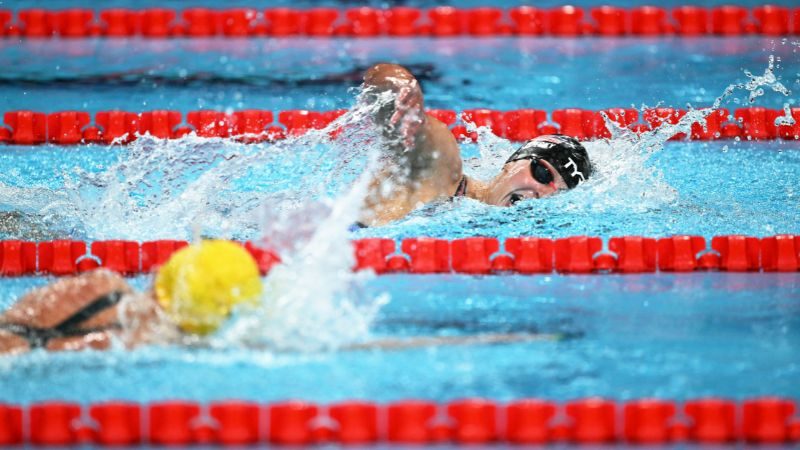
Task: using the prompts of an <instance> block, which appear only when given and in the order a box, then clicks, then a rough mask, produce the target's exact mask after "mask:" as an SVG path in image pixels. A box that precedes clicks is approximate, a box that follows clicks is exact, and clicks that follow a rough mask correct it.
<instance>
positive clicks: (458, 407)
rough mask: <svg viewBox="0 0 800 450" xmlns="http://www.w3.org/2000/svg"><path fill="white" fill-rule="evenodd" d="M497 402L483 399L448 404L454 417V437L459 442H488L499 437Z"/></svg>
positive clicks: (450, 414) (471, 443) (449, 411)
mask: <svg viewBox="0 0 800 450" xmlns="http://www.w3.org/2000/svg"><path fill="white" fill-rule="evenodd" d="M497 410H498V408H497V404H496V403H494V402H492V401H489V400H483V399H466V400H459V401H455V402H452V403H450V404H449V405H447V415H448V416H450V417H451V418H452V419H453V422H454V425H453V434H452V438H453V440H454V441H455V442H457V443H459V444H470V445H474V444H486V443H490V442H494V441H495V440H496V439H497Z"/></svg>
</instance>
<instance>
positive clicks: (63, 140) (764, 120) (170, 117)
mask: <svg viewBox="0 0 800 450" xmlns="http://www.w3.org/2000/svg"><path fill="white" fill-rule="evenodd" d="M345 112H346V110H333V111H308V110H287V111H280V112H278V113H277V114H274V113H273V112H272V111H268V110H242V111H234V112H222V111H215V110H199V111H190V112H188V113H186V117H185V119H186V121H185V123H184V120H183V119H184V117H183V115H182V114H181V113H180V112H179V111H172V110H156V111H146V112H138V113H136V112H128V111H101V112H98V113H96V114H95V115H94V120H92V117H91V114H90V113H89V112H86V111H61V112H54V113H50V114H46V113H43V112H36V111H8V112H6V113H5V114H4V115H3V120H4V124H0V143H4V144H11V145H38V144H44V143H51V144H56V145H78V144H89V143H96V144H106V145H109V144H127V143H130V142H132V141H133V140H135V139H136V138H137V137H138V136H142V135H150V136H153V137H157V138H161V139H179V138H181V137H184V136H187V135H192V134H193V135H196V136H198V137H205V138H232V139H235V140H237V141H240V142H246V143H256V142H265V141H276V140H280V139H285V138H286V137H287V136H298V135H302V134H304V133H306V132H308V131H309V130H315V129H316V130H320V129H323V128H325V127H327V126H328V125H330V124H331V123H332V122H333V121H334V120H336V119H337V118H339V117H340V116H341V115H343V114H344V113H345ZM427 112H428V114H429V115H431V116H433V117H436V118H437V119H439V120H440V121H442V122H443V123H444V124H446V125H447V126H448V127H449V128H450V130H451V131H452V133H453V135H454V136H455V137H456V138H457V139H459V140H461V141H475V140H477V134H476V133H475V132H470V131H468V125H475V126H478V127H488V128H490V129H491V130H492V132H493V133H494V134H495V135H497V136H500V137H504V138H507V139H509V140H511V141H515V142H523V141H526V140H528V139H532V138H534V137H536V136H539V135H542V134H552V133H561V134H566V135H569V136H573V137H575V138H578V139H581V140H591V139H602V138H609V137H611V134H610V132H609V130H608V129H607V127H606V124H605V121H604V119H603V116H602V115H603V114H604V115H605V116H606V117H608V118H609V119H610V120H611V121H613V122H614V123H615V124H617V125H619V126H620V127H624V128H628V129H630V130H632V131H634V132H637V133H644V132H647V131H650V130H652V129H654V128H657V127H659V126H661V125H662V124H665V123H670V124H675V123H678V121H679V120H680V119H681V118H682V117H683V116H684V115H685V114H686V111H685V110H682V109H675V108H650V109H645V110H643V111H642V112H641V114H640V112H639V111H638V110H637V109H634V108H608V109H604V110H600V111H594V110H588V109H580V108H564V109H557V110H554V111H552V112H550V113H548V112H547V111H545V110H541V109H518V110H511V111H498V110H492V109H486V108H477V109H468V110H465V111H462V112H460V113H458V112H456V111H453V110H446V109H430V110H427ZM789 112H790V114H791V117H792V118H793V119H794V124H792V125H775V122H776V119H778V118H779V117H783V116H785V112H784V111H783V110H779V109H770V108H763V107H747V108H738V109H736V110H734V111H733V114H731V113H730V111H728V110H727V109H724V108H722V109H718V110H715V111H713V112H712V113H711V114H709V115H708V116H707V117H706V119H705V123H700V122H696V123H694V124H692V128H691V132H690V133H689V135H688V136H687V135H686V134H684V133H680V134H676V135H675V136H673V139H674V140H683V139H691V140H715V139H745V140H773V139H785V140H797V139H800V107H794V108H791V110H790V111H789ZM276 119H277V120H276ZM338 133H339V130H334V131H333V132H331V135H332V137H335V136H336V135H337V134H338Z"/></svg>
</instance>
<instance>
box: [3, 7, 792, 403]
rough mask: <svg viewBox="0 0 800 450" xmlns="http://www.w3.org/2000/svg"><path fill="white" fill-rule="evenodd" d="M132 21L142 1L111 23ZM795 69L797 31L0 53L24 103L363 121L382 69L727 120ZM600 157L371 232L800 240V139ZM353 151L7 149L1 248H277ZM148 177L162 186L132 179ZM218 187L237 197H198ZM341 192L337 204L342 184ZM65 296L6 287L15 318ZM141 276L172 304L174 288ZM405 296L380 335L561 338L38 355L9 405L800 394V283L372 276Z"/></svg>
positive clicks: (597, 150) (426, 82) (435, 89)
mask: <svg viewBox="0 0 800 450" xmlns="http://www.w3.org/2000/svg"><path fill="white" fill-rule="evenodd" d="M286 3H287V2H284V4H286ZM468 3H469V4H472V3H474V2H468ZM513 3H514V2H506V3H503V4H504V5H511V4H513ZM193 4H197V5H202V4H212V3H211V2H203V1H198V2H193ZM214 4H216V3H214ZM233 4H234V3H233V2H232V3H231V6H233ZM270 4H273V3H270ZM295 4H296V5H298V6H306V5H307V3H295V2H292V5H295ZM337 4H338V3H337ZM345 4H346V5H349V3H345ZM412 4H415V5H423V6H425V5H429V3H428V2H414V3H412ZM465 4H466V3H465ZM581 4H585V5H588V6H593V5H596V2H585V3H581ZM623 4H626V5H627V4H628V3H623ZM37 5H39V3H37ZM41 5H43V6H49V7H66V6H67V2H63V1H55V0H48V1H46V2H43V3H41ZM70 5H71V3H70ZM112 5H114V6H120V5H122V6H130V2H129V1H125V2H120V1H115V2H107V3H104V4H103V7H106V6H108V7H110V6H112ZM159 5H166V6H173V7H181V6H186V5H185V3H184V2H178V1H167V2H159ZM459 5H461V3H459ZM8 6H11V7H14V8H16V7H17V6H18V5H17V4H14V5H2V7H8ZM137 6H141V7H144V4H141V5H139V4H138V3H137ZM794 40H796V39H794ZM770 55H774V56H775V57H777V58H778V59H779V62H778V64H777V67H776V73H777V75H778V76H779V77H780V80H781V81H782V82H783V84H784V85H785V86H786V87H787V88H789V89H792V90H794V91H797V89H798V88H800V75H799V74H800V58H798V46H797V45H796V44H793V43H792V39H789V40H788V42H782V41H781V40H780V39H777V40H776V39H768V38H760V37H746V38H726V39H719V38H702V39H686V40H677V39H652V40H650V39H441V40H431V39H408V40H402V39H392V40H389V39H369V40H347V39H337V40H308V39H289V40H267V39H248V40H222V39H216V40H169V41H145V40H130V41H125V40H122V41H119V40H77V41H58V40H54V41H23V42H17V41H13V40H0V61H3V63H4V64H3V67H4V68H5V69H4V71H3V73H2V74H0V109H2V110H13V109H33V110H41V111H46V112H52V111H58V110H67V109H80V110H89V111H100V110H105V109H114V108H121V109H127V110H131V111H141V110H148V109H157V108H172V109H176V110H181V111H188V110H191V109H199V108H216V109H241V108H261V109H270V110H273V111H278V110H282V109H290V108H309V109H318V110H325V109H333V108H345V107H349V106H351V105H352V104H353V103H354V98H355V92H354V91H353V88H354V87H355V86H357V85H358V84H359V79H360V74H361V72H362V71H363V69H364V68H366V67H368V66H369V65H371V64H373V63H376V62H379V61H394V62H400V63H403V64H407V65H409V66H410V67H411V68H412V70H413V71H415V72H416V73H418V74H419V76H420V79H421V81H422V85H423V88H424V90H425V92H426V95H427V97H426V99H427V104H428V106H430V107H441V108H449V109H456V110H461V109H465V108H471V107H490V108H494V109H501V110H505V109H515V108H523V107H534V108H541V109H546V110H553V109H557V108H562V107H575V106H577V107H583V108H591V109H601V108H607V107H615V106H631V105H633V106H636V107H640V106H642V105H647V106H654V105H656V104H659V103H660V104H664V105H669V106H676V107H684V106H686V105H687V104H692V105H696V106H706V105H710V104H711V103H712V102H713V101H714V100H715V99H716V98H717V97H718V96H719V95H720V94H721V93H722V92H723V91H724V89H725V88H726V87H727V86H728V85H729V84H732V83H741V82H743V81H746V80H747V77H746V76H745V75H744V74H743V70H744V69H746V70H750V71H751V72H753V73H755V74H762V73H763V72H764V69H765V68H766V66H767V61H768V58H769V56H770ZM748 94H749V93H748V92H744V91H737V92H735V93H734V95H733V96H732V97H730V98H728V99H727V100H726V103H725V104H723V106H726V107H729V108H736V107H739V106H742V105H745V104H747V103H746V98H747V96H748ZM785 103H788V104H789V105H795V106H796V105H797V97H796V95H790V96H788V97H785V96H781V95H778V94H776V93H773V92H767V93H766V94H765V95H764V96H763V97H760V98H758V99H757V101H756V105H760V106H768V107H772V108H777V107H781V106H782V105H783V104H785ZM362 143H363V142H362ZM287 145H288V146H287ZM332 147H334V148H333V149H332ZM512 148H513V145H512V144H510V143H507V142H504V141H498V140H496V139H493V138H491V137H487V138H485V139H482V140H481V141H480V142H479V144H477V145H465V146H464V148H463V151H464V156H465V157H466V158H475V157H477V155H478V154H479V153H481V152H483V154H484V155H489V156H484V158H483V159H481V160H471V161H468V164H467V166H468V170H470V171H472V172H474V173H477V174H482V173H484V172H485V171H487V170H488V169H491V161H492V155H503V154H507V153H508V152H509V151H511V149H512ZM355 150H359V151H361V153H366V151H367V150H368V148H366V147H363V148H356V149H355ZM589 150H590V152H591V154H592V156H593V158H595V159H596V160H597V161H598V162H600V163H601V164H600V175H598V177H597V179H596V181H595V182H593V183H589V184H588V185H586V186H584V187H583V188H582V189H579V190H575V191H572V192H569V193H567V194H564V195H560V196H557V197H554V198H551V199H547V200H542V201H539V202H529V203H527V204H523V205H520V206H519V207H516V208H512V209H497V208H489V207H486V206H483V205H478V204H476V203H474V202H471V201H459V202H454V203H448V204H442V205H433V206H430V207H427V208H424V209H423V210H421V211H418V212H416V213H414V214H413V215H412V216H411V217H410V218H408V219H405V220H402V221H399V222H396V223H392V224H390V225H388V226H385V227H378V228H373V229H368V230H364V231H361V232H359V233H358V234H355V235H354V237H360V236H389V237H396V238H402V237H407V236H419V235H428V236H438V237H447V238H454V237H460V236H471V235H488V236H499V237H504V236H516V235H537V236H552V237H560V236H569V235H577V234H592V235H599V236H603V237H610V236H616V235H624V234H644V235H651V236H664V235H670V234H675V233H692V234H701V235H704V236H712V235H718V234H726V233H742V234H750V235H756V236H765V235H772V234H776V233H800V226H798V223H799V221H798V219H800V197H799V195H800V193H799V192H798V188H799V187H800V184H798V181H797V180H798V179H800V152H798V145H797V143H796V142H789V141H773V142H766V143H764V142H735V141H726V142H722V141H720V142H711V143H700V142H692V143H687V142H683V143H680V142H676V143H672V142H671V143H668V144H667V145H665V146H664V147H663V148H656V149H654V150H652V151H649V152H648V151H642V150H641V149H639V148H636V147H634V146H632V145H631V143H630V142H627V141H624V140H615V141H614V142H612V144H611V145H610V146H605V145H603V144H589ZM234 154H235V155H245V156H247V157H249V158H252V159H247V160H246V161H252V162H254V164H252V165H250V166H247V167H245V168H244V169H242V170H240V171H237V170H233V169H231V168H230V166H226V164H228V163H226V162H225V161H227V159H226V158H223V156H231V155H234ZM343 155H347V156H355V157H357V156H363V155H360V154H358V152H357V151H353V149H350V153H348V152H347V151H345V150H341V149H339V150H337V149H336V148H335V144H330V143H328V142H326V141H324V140H319V139H318V140H313V139H311V140H299V141H295V142H290V143H288V144H279V145H267V144H264V145H258V146H240V145H237V144H235V143H232V142H227V141H219V140H218V141H213V140H212V141H202V142H199V141H197V140H194V139H187V140H184V141H177V142H170V143H164V142H152V141H146V142H140V143H137V144H136V145H134V146H132V147H129V148H108V147H104V146H79V147H63V148H62V147H57V146H52V145H46V146H40V147H8V148H0V209H2V211H4V212H9V211H11V212H14V213H15V214H17V215H16V216H13V217H12V220H9V221H7V222H5V223H4V224H3V228H2V231H0V232H1V233H2V234H1V235H0V236H1V237H2V238H4V239H5V238H31V239H34V238H35V239H50V238H56V237H72V238H81V239H87V240H92V239H106V238H130V239H137V240H149V239H155V238H174V237H180V238H191V237H193V236H194V235H195V234H197V232H198V231H199V232H200V233H201V234H206V235H213V236H224V237H236V238H255V237H258V236H259V235H260V233H261V232H262V230H263V228H264V225H265V222H270V220H265V219H264V215H265V214H267V213H270V212H274V211H272V209H277V210H279V211H280V203H275V202H276V199H279V198H281V197H280V195H285V194H286V193H287V192H288V193H291V194H292V195H295V197H293V198H295V199H297V198H299V199H301V200H302V201H301V202H299V203H300V206H298V208H299V209H300V211H305V212H306V213H308V214H311V213H312V212H318V211H324V208H322V207H321V206H320V204H319V203H318V202H319V197H320V196H321V195H323V194H328V195H335V194H338V192H337V191H336V189H335V188H341V187H342V186H343V185H346V184H347V182H349V181H352V179H353V173H352V171H351V170H349V169H347V168H345V169H346V170H340V169H341V167H338V166H337V165H336V161H335V157H342V156H343ZM356 159H358V158H356ZM256 163H257V164H256ZM237 168H238V167H237ZM137 170H139V171H140V172H141V171H148V172H146V176H144V177H143V178H142V179H133V178H131V177H130V175H131V174H134V173H137ZM175 173H177V174H178V176H175V178H169V176H168V175H170V174H175ZM206 173H213V174H215V176H218V178H214V179H213V180H214V181H218V183H216V184H213V183H212V184H200V183H196V182H195V180H198V179H202V178H203V176H204V174H206ZM340 175H341V177H340ZM340 178H341V179H340ZM320 181H324V182H326V183H325V185H326V187H327V188H330V189H331V190H333V192H329V191H325V190H324V189H323V190H320V189H319V188H318V187H317V185H318V184H320ZM198 186H199V187H203V188H208V189H209V190H208V191H204V190H202V189H201V190H199V191H198V189H197V188H198ZM301 188H302V189H301ZM305 189H307V192H305V191H303V192H300V193H298V192H297V191H299V190H305ZM198 192H199V193H200V194H198V195H195V196H192V194H197V193H198ZM183 194H185V195H186V197H187V198H186V199H184V197H180V198H181V199H182V201H181V202H172V201H171V200H174V199H175V198H178V196H182V195H183ZM212 194H213V195H212ZM265 203H266V204H267V205H269V206H267V209H269V211H266V212H265V211H264V208H265V206H264V205H265ZM276 205H278V206H276ZM304 208H305V209H304ZM281 212H282V211H281ZM304 218H305V219H306V220H307V221H310V222H313V221H314V220H313V217H311V216H305V217H304ZM303 275H304V278H303V280H302V282H303V283H307V284H308V289H309V290H310V291H311V292H312V294H313V293H314V290H315V289H319V290H320V291H321V292H322V291H324V287H325V286H324V283H325V280H326V278H324V275H325V273H323V272H319V271H318V272H314V271H309V272H304V273H303ZM320 280H322V281H320ZM47 281H48V280H47V279H45V278H42V277H34V278H21V279H2V280H0V309H2V308H5V307H7V306H8V305H10V304H11V303H13V301H14V300H15V299H16V298H17V297H18V296H19V295H20V294H21V293H22V292H24V291H25V290H27V289H29V288H31V287H33V286H39V285H42V284H44V283H46V282H47ZM134 283H135V284H136V285H137V286H139V287H140V288H142V289H147V287H148V285H149V283H150V280H149V279H147V278H145V277H142V278H139V279H136V280H134ZM323 294H324V293H321V294H320V296H323ZM386 294H388V296H389V297H390V300H389V301H388V303H387V304H386V305H385V306H383V307H381V308H380V310H379V312H378V315H377V317H376V318H375V319H374V320H373V321H372V322H371V323H370V325H371V326H370V334H369V335H368V336H363V339H365V340H369V339H373V338H386V337H392V338H404V337H409V336H449V335H472V334H480V333H505V332H530V333H543V334H546V335H548V336H554V337H557V339H555V340H544V341H537V342H528V343H517V344H506V345H492V346H480V345H470V346H445V347H440V348H436V347H429V348H422V349H410V350H399V351H378V350H361V351H352V350H339V351H323V352H320V351H311V352H303V351H294V350H293V351H283V352H276V351H270V350H255V349H252V348H246V347H243V346H241V345H232V344H230V343H225V342H223V343H222V344H221V345H218V346H213V347H211V348H207V347H200V348H195V347H193V348H184V347H174V346H173V347H169V346H168V347H166V348H165V347H150V348H143V349H138V350H136V351H133V352H127V351H112V352H109V353H94V352H85V353H80V354H45V353H40V352H36V353H32V354H28V355H24V356H21V357H13V358H2V357H0V400H3V401H13V402H23V403H27V402H32V401H36V400H43V399H51V398H60V399H72V400H80V401H98V400H104V399H111V398H125V399H133V400H141V401H148V400H155V399H166V398H174V397H186V398H192V399H198V400H212V399H221V398H229V397H236V398H247V399H254V400H260V401H261V400H277V399H285V398H291V397H300V398H304V399H308V400H315V401H326V402H327V401H334V400H341V399H347V398H368V399H373V400H379V401H388V400H394V399H399V398H406V397H422V398H430V399H434V400H449V399H453V398H459V397H465V396H483V397H491V398H496V399H499V400H510V399H514V398H519V397H522V396H540V397H546V398H552V399H556V400H566V399H572V398H577V397H582V396H588V395H602V396H607V397H611V398H617V399H630V398H636V397H650V396H655V397H664V398H676V399H684V398H690V397H697V396H703V395H720V396H727V397H732V398H737V399H739V398H745V397H751V396H755V395H767V394H770V395H783V396H789V397H794V398H800V387H798V384H797V382H796V380H797V379H798V377H800V362H799V360H798V358H797V354H798V352H797V349H798V343H800V276H798V275H797V274H724V273H697V274H688V275H668V274H658V275H636V276H562V275H554V276H536V277H521V276H502V277H501V276H498V277H469V276H455V275H452V276H386V277H378V278H372V279H368V280H366V281H364V284H363V286H362V287H361V288H360V290H359V295H358V297H359V299H360V301H362V302H367V303H369V302H376V301H377V299H378V298H380V297H381V296H382V295H386ZM310 297H311V298H313V295H311V296H310ZM308 306H309V308H310V309H309V311H311V312H314V309H313V303H312V304H309V305H308ZM331 319H332V320H333V319H334V318H331ZM264 326H265V327H268V326H270V325H269V324H268V323H265V324H264ZM217 344H219V343H217ZM226 344H227V345H226Z"/></svg>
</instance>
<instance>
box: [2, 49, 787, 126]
mask: <svg viewBox="0 0 800 450" xmlns="http://www.w3.org/2000/svg"><path fill="white" fill-rule="evenodd" d="M794 41H800V39H797V38H788V39H781V38H767V37H734V38H719V37H704V38H688V39H687V38H682V39H671V38H652V39H637V38H602V39H591V38H588V39H586V38H578V39H570V38H480V39H470V38H452V39H451V38H448V39H424V38H423V39H398V38H378V39H327V40H326V39H300V38H298V39H168V40H147V39H130V40H128V39H96V40H95V39H80V40H53V41H49V40H24V41H22V42H14V41H11V40H0V58H2V60H3V61H6V62H7V66H8V67H9V68H11V70H6V71H4V72H3V73H2V74H0V95H2V97H3V98H4V101H5V102H7V103H6V104H5V109H6V110H13V109H32V110H40V111H46V112H53V111H58V110H63V109H81V110H89V111H102V110H108V109H123V110H129V111H144V110H150V109H176V110H179V111H188V110H192V109H203V108H207V109H221V110H225V109H247V108H256V109H271V110H273V111H278V110H285V109H315V110H328V109H337V108H347V107H349V106H351V104H352V99H353V94H352V89H353V88H354V87H356V86H358V85H359V84H360V83H361V80H362V76H363V72H364V70H365V69H366V68H368V67H369V66H371V65H372V64H375V63H378V62H400V63H403V64H405V65H407V66H408V67H409V68H410V69H411V70H412V71H413V72H414V73H415V75H416V76H417V77H418V78H419V79H420V81H421V83H422V87H423V90H424V91H425V93H426V105H427V106H428V107H430V108H445V109H455V110H463V109H469V108H486V107H488V108H492V109H499V110H508V109H518V108H538V109H545V110H548V111H552V110H554V109H558V108H570V107H578V108H585V109H603V108H611V107H630V106H634V107H637V108H639V107H642V106H643V105H647V106H651V107H652V106H656V105H658V104H661V105H664V106H672V107H676V108H685V107H686V105H687V104H692V105H694V106H695V107H703V106H710V105H711V104H712V103H713V101H714V99H716V98H717V97H718V96H719V95H720V94H721V93H722V91H723V90H724V89H725V88H726V87H727V86H728V85H729V84H731V83H734V82H742V81H746V77H745V76H744V75H743V73H742V69H748V70H750V71H752V72H753V73H755V74H757V75H758V74H761V73H762V72H763V71H764V69H765V68H766V66H767V60H768V57H769V55H774V56H775V57H776V58H778V59H779V62H778V63H777V65H778V66H779V67H778V70H777V71H776V72H777V74H778V76H779V77H781V78H782V80H783V82H784V84H785V85H786V86H787V87H788V88H789V89H795V90H797V88H798V87H800V84H799V83H800V81H798V74H800V48H799V47H798V44H797V43H795V44H794V45H792V42H794ZM86 92H91V93H92V95H90V96H87V95H85V93H86ZM287 93H290V94H289V95H287ZM737 98H738V99H739V100H740V101H741V103H740V104H739V105H738V106H737V105H735V104H731V105H729V106H728V107H730V108H731V109H733V108H736V107H740V106H746V104H745V103H746V101H745V100H744V99H746V95H744V94H742V93H739V95H738V96H737ZM784 102H788V103H790V104H792V105H796V104H797V103H796V102H797V98H796V97H795V96H790V97H789V98H782V97H780V96H776V95H766V96H764V97H762V98H761V99H759V101H758V105H760V106H766V107H771V108H777V107H781V106H782V105H783V103H784Z"/></svg>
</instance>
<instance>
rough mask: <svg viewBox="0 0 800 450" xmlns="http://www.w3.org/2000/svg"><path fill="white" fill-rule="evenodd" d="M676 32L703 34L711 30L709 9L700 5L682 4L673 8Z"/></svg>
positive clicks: (691, 34)
mask: <svg viewBox="0 0 800 450" xmlns="http://www.w3.org/2000/svg"><path fill="white" fill-rule="evenodd" d="M672 17H673V18H674V19H675V22H676V28H675V32H676V33H677V34H678V35H680V36H702V35H704V34H707V33H708V31H709V23H708V10H707V9H706V8H703V7H700V6H680V7H678V8H675V9H673V10H672Z"/></svg>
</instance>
